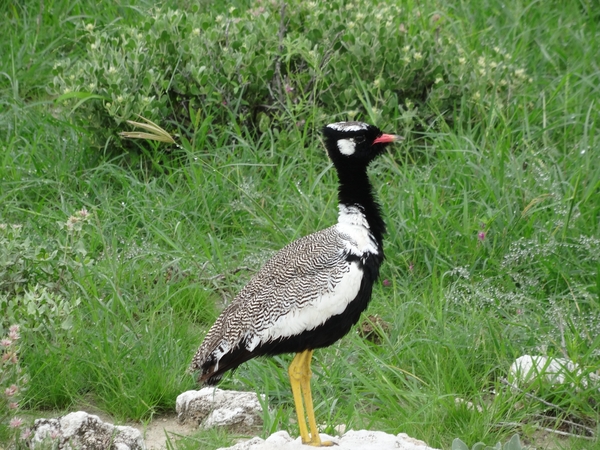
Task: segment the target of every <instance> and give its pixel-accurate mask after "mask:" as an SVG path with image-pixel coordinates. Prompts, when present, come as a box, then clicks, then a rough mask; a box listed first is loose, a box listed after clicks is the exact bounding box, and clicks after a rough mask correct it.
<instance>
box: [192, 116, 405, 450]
mask: <svg viewBox="0 0 600 450" xmlns="http://www.w3.org/2000/svg"><path fill="white" fill-rule="evenodd" d="M322 133H323V136H324V143H325V148H326V150H327V154H328V156H329V158H330V160H331V162H332V163H333V166H334V167H335V169H336V171H337V175H338V183H339V188H338V210H339V212H338V220H337V223H335V224H334V225H332V226H330V227H329V228H325V229H323V230H320V231H317V232H315V233H312V234H309V235H307V236H304V237H302V238H300V239H298V240H296V241H293V242H292V243H290V244H288V245H287V246H285V247H283V248H282V249H281V250H279V251H278V252H277V253H275V255H273V256H272V257H271V258H270V259H269V260H268V261H267V262H266V263H265V265H264V266H263V267H262V268H261V269H260V270H259V271H258V272H257V273H255V274H254V276H253V277H252V278H251V279H250V281H249V282H248V284H247V285H246V286H245V287H244V288H242V290H241V291H240V292H239V294H238V295H237V296H236V297H235V298H234V299H233V300H232V302H231V303H230V304H229V305H228V306H227V307H226V308H225V309H224V310H223V312H222V313H221V314H220V315H219V317H218V318H217V320H216V321H215V323H214V324H213V325H212V327H211V328H210V329H209V331H208V333H207V334H206V336H205V338H204V340H203V342H202V344H201V345H200V347H199V348H198V351H197V352H196V354H195V355H194V357H193V359H192V363H191V365H190V368H189V370H190V371H191V372H192V373H197V374H198V381H199V383H201V384H208V385H215V384H217V383H218V382H219V381H220V379H221V377H222V376H223V374H224V373H225V372H227V371H228V370H232V369H235V368H236V367H238V366H239V365H240V364H242V363H244V362H246V361H248V360H250V359H252V358H255V357H257V356H274V355H278V354H282V353H295V354H296V355H295V357H294V359H293V360H292V362H291V363H290V365H289V368H288V374H289V378H290V385H291V390H292V394H293V398H294V404H295V408H296V414H297V416H298V426H299V429H300V436H301V440H302V443H303V444H307V445H311V446H317V447H318V446H329V445H332V443H331V442H329V441H321V438H320V436H319V432H318V429H317V424H316V420H315V415H314V409H313V402H312V394H311V390H310V378H311V376H312V372H311V369H310V365H311V360H312V356H313V352H314V350H315V349H319V348H323V347H327V346H330V345H332V344H333V343H334V342H336V341H337V340H339V339H340V338H342V337H343V336H344V335H346V334H347V333H348V332H349V331H350V329H351V328H352V326H353V325H354V324H356V323H357V322H358V320H359V318H360V314H361V313H362V311H363V310H365V308H366V307H367V304H368V303H369V301H370V299H371V293H372V289H373V285H374V283H375V282H376V280H377V278H378V276H379V269H380V266H381V264H382V262H383V259H384V254H383V236H384V234H385V223H384V221H383V218H382V213H381V207H380V206H379V204H378V203H377V201H376V199H375V196H374V193H373V188H372V185H371V183H370V181H369V177H368V174H367V167H368V166H369V164H370V163H371V162H372V161H373V160H374V159H375V158H377V157H378V156H379V155H381V154H382V153H383V152H384V150H385V149H386V147H387V146H388V145H389V144H391V143H393V142H397V141H400V140H402V139H403V138H402V137H401V136H398V135H395V134H384V133H383V132H382V131H381V130H380V129H379V128H377V127H376V126H374V125H370V124H367V123H363V122H354V121H352V122H336V123H331V124H329V125H326V126H324V127H323V129H322ZM306 420H308V426H307V422H306ZM309 428H310V433H309Z"/></svg>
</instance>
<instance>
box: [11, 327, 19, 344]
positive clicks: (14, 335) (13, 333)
mask: <svg viewBox="0 0 600 450" xmlns="http://www.w3.org/2000/svg"><path fill="white" fill-rule="evenodd" d="M11 328H12V327H11ZM19 337H20V336H19V330H18V329H17V330H10V331H9V332H8V338H9V339H12V340H13V341H16V340H17V339H19Z"/></svg>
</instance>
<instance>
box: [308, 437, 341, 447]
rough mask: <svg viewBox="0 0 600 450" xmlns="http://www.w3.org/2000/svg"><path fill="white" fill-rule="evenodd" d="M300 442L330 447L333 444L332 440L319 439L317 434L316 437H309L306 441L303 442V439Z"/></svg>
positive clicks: (313, 445)
mask: <svg viewBox="0 0 600 450" xmlns="http://www.w3.org/2000/svg"><path fill="white" fill-rule="evenodd" d="M302 444H304V445H310V446H312V447H331V446H332V445H335V443H334V442H332V441H321V438H320V437H319V436H317V437H316V439H313V438H311V439H310V441H308V442H304V440H303V441H302Z"/></svg>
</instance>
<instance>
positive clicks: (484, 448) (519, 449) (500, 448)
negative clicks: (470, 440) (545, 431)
mask: <svg viewBox="0 0 600 450" xmlns="http://www.w3.org/2000/svg"><path fill="white" fill-rule="evenodd" d="M526 448H528V447H523V446H522V445H521V440H520V439H519V435H518V434H515V435H514V436H513V437H512V438H511V439H510V440H509V441H508V442H507V443H505V444H504V445H502V444H501V443H500V442H497V443H496V445H494V446H491V445H485V444H484V443H483V442H477V443H476V444H474V445H473V448H472V449H471V450H523V449H526ZM452 450H469V447H468V446H467V444H465V443H464V442H463V441H461V440H460V439H458V438H456V439H454V440H453V441H452Z"/></svg>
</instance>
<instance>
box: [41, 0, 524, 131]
mask: <svg viewBox="0 0 600 450" xmlns="http://www.w3.org/2000/svg"><path fill="white" fill-rule="evenodd" d="M367 18H370V20H366V19H367ZM77 41H78V42H79V45H81V46H85V56H84V57H79V58H76V59H71V58H67V59H62V60H59V61H58V62H56V63H55V65H54V69H53V73H54V89H53V94H55V95H60V98H61V99H63V100H70V102H71V105H72V106H73V108H77V115H78V117H81V118H82V119H83V120H84V121H85V123H86V125H87V126H91V127H95V128H96V129H97V131H98V132H100V133H103V131H105V130H111V132H112V130H115V129H117V128H118V127H117V126H119V125H121V124H122V123H123V122H124V121H125V120H127V119H135V118H136V117H137V115H141V116H143V117H146V118H147V119H150V120H153V121H163V122H165V119H167V120H169V121H172V123H174V124H178V125H177V126H179V127H181V128H182V129H183V130H186V129H187V130H188V131H189V129H190V125H192V123H191V122H193V121H194V118H195V117H197V116H198V115H200V116H203V117H206V116H210V117H211V119H212V120H211V122H212V126H213V127H215V130H216V129H225V128H221V127H225V126H227V125H228V124H229V123H230V121H231V118H232V117H233V116H235V117H236V120H237V121H239V122H241V123H245V124H246V125H248V126H249V128H250V129H252V130H254V131H260V132H265V131H266V130H267V129H268V128H269V127H270V125H271V124H272V120H274V121H275V122H273V123H274V124H275V126H281V125H282V124H280V121H289V120H290V117H294V116H297V115H306V113H307V112H310V111H317V112H316V115H317V121H318V122H321V121H322V120H323V119H324V118H325V117H327V118H331V117H339V118H350V119H353V118H357V117H363V118H368V119H369V120H371V121H373V122H376V123H381V122H382V121H383V120H384V119H385V120H386V121H396V120H398V119H399V120H400V121H401V123H402V125H403V127H404V128H405V129H407V130H411V129H413V128H415V127H419V128H420V129H423V127H426V128H430V127H431V126H433V128H434V129H444V125H443V122H452V121H453V120H455V118H456V116H457V115H460V114H461V113H460V110H461V109H463V108H465V109H466V110H471V109H472V108H473V107H476V108H475V110H477V111H481V112H482V113H484V114H485V112H484V109H481V108H488V107H490V106H492V105H494V106H495V107H497V108H500V109H503V108H505V107H506V104H507V103H510V102H512V101H513V100H512V99H513V96H514V94H515V92H517V91H518V90H519V88H520V86H521V85H522V84H523V83H526V82H527V81H528V79H529V80H531V79H530V78H529V76H528V75H527V73H526V71H525V69H523V68H522V67H520V66H518V65H517V64H515V62H514V61H513V58H512V56H511V55H510V54H509V53H508V51H507V50H506V49H504V48H501V47H499V46H498V45H495V46H490V47H480V48H475V49H473V48H469V47H466V46H465V45H464V43H462V42H460V41H458V40H457V39H456V33H455V30H454V29H453V24H452V22H451V21H450V20H448V19H447V18H445V17H443V16H442V15H440V14H433V15H431V16H430V17H425V16H424V15H423V14H422V13H421V11H420V10H418V9H414V10H408V9H403V8H400V7H399V6H396V5H378V4H374V3H372V2H370V1H361V2H359V3H348V4H345V3H343V2H340V1H335V2H325V3H323V2H321V3H319V2H304V1H302V2H300V1H296V2H291V3H289V4H288V5H287V8H280V7H279V5H277V4H275V3H265V4H261V3H258V4H256V5H255V7H254V8H236V7H231V8H229V10H228V11H227V12H225V13H222V12H219V11H214V10H210V9H209V10H201V11H197V10H191V11H185V10H181V9H177V10H173V9H169V8H167V7H164V8H155V9H152V10H150V11H146V12H144V11H143V12H141V14H140V19H139V22H138V23H136V25H135V26H131V25H127V24H123V23H121V22H115V23H111V24H108V25H103V24H95V23H93V22H92V21H87V22H84V23H82V24H81V25H80V27H79V28H78V36H77ZM478 108H479V109H478ZM475 110H474V111H473V113H469V114H467V115H468V116H472V117H476V116H478V114H479V112H476V111H475ZM284 126H285V125H284Z"/></svg>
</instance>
